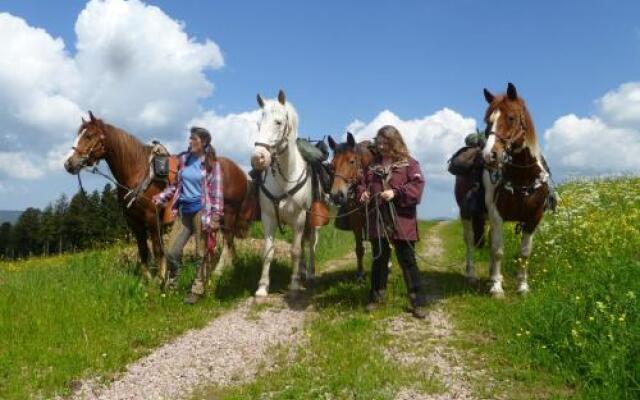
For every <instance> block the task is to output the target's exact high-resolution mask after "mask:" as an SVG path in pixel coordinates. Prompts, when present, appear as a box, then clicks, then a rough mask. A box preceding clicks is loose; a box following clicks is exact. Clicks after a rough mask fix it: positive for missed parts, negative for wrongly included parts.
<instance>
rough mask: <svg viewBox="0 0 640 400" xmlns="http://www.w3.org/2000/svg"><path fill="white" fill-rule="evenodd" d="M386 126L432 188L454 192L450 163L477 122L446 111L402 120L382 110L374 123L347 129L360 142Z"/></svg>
mask: <svg viewBox="0 0 640 400" xmlns="http://www.w3.org/2000/svg"><path fill="white" fill-rule="evenodd" d="M383 125H393V126H395V127H396V128H398V130H399V131H400V133H401V134H402V137H403V139H404V140H405V143H406V144H407V146H408V147H409V150H410V151H411V152H412V155H413V157H414V158H416V159H417V160H418V161H419V162H420V164H421V166H422V169H423V171H424V173H425V175H426V177H427V180H428V181H429V182H430V187H431V188H437V189H439V190H448V191H450V190H452V188H453V186H452V182H453V177H452V176H451V175H450V174H449V173H448V172H447V160H448V159H449V157H451V155H452V154H453V153H454V152H455V151H456V150H458V149H459V148H460V147H461V146H462V145H464V138H465V136H466V135H467V134H469V133H471V132H474V131H475V129H476V121H475V120H474V119H473V118H465V117H464V116H462V115H461V114H459V113H457V112H456V111H453V110H451V109H448V108H444V109H442V110H440V111H437V112H436V113H434V114H432V115H428V116H425V117H423V118H418V119H408V120H403V119H401V118H400V117H399V116H397V115H396V114H394V113H393V112H391V111H389V110H385V111H382V112H381V113H380V114H378V115H377V116H376V117H375V118H374V119H373V120H372V121H371V122H369V123H365V122H363V121H359V120H357V121H354V122H352V123H351V124H349V125H348V126H347V131H349V132H351V133H353V134H354V135H355V136H356V138H357V139H358V140H363V139H371V138H373V137H375V135H376V133H377V131H378V129H380V128H381V127H382V126H383Z"/></svg>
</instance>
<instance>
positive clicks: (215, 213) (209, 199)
mask: <svg viewBox="0 0 640 400" xmlns="http://www.w3.org/2000/svg"><path fill="white" fill-rule="evenodd" d="M179 157H180V169H179V171H178V179H177V182H176V184H175V185H171V186H169V187H167V188H166V189H165V190H164V191H163V192H162V193H159V194H158V195H156V196H155V197H154V202H155V203H156V204H158V205H164V204H167V202H169V204H171V209H172V212H173V213H174V215H179V218H177V220H176V223H175V224H174V226H173V229H172V231H171V239H170V242H169V251H168V253H167V264H168V271H169V279H170V282H175V281H176V277H177V274H178V271H179V269H180V264H181V259H182V250H183V249H184V246H185V245H186V244H187V241H188V240H189V238H190V237H191V235H195V238H196V247H197V248H198V253H199V254H204V251H202V250H203V248H204V246H203V245H204V244H206V246H207V250H205V251H209V252H213V251H215V237H216V233H217V231H218V230H219V229H220V222H221V221H222V215H223V210H224V197H223V190H222V174H221V171H220V163H218V162H217V160H216V153H215V150H214V149H213V146H212V145H211V134H210V133H209V131H207V130H206V129H204V128H199V127H192V128H191V136H190V138H189V150H188V151H186V152H184V153H182V154H180V156H179ZM205 241H206V243H205ZM206 268H207V267H206V263H205V262H202V263H200V264H199V266H198V272H197V274H196V277H195V280H194V281H193V285H192V286H191V293H189V295H188V296H187V297H186V299H185V302H186V303H189V304H194V303H195V302H197V301H198V300H199V299H200V298H201V297H202V296H203V295H204V287H205V284H206V278H207V270H206Z"/></svg>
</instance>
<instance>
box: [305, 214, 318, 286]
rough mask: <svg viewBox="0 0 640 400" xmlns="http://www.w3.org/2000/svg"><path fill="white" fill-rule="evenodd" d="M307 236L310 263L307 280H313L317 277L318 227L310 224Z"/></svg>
mask: <svg viewBox="0 0 640 400" xmlns="http://www.w3.org/2000/svg"><path fill="white" fill-rule="evenodd" d="M308 229H309V232H308V236H307V243H308V245H309V264H307V265H308V269H307V280H309V281H312V280H314V279H315V277H316V246H317V245H318V228H316V227H313V226H310V227H309V228H308Z"/></svg>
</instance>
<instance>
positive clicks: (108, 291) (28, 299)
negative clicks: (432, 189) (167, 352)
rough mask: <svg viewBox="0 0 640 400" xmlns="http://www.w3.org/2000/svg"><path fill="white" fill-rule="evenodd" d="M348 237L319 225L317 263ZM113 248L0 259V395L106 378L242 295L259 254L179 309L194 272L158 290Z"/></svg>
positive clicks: (189, 267) (286, 273) (282, 267)
mask: <svg viewBox="0 0 640 400" xmlns="http://www.w3.org/2000/svg"><path fill="white" fill-rule="evenodd" d="M350 235H351V234H350V233H349V232H337V231H335V230H334V229H332V228H327V229H323V230H322V233H321V241H320V243H319V246H318V254H319V258H320V260H324V259H326V258H328V257H330V256H335V257H339V256H341V255H342V254H343V253H344V252H346V251H348V250H350V249H351V246H352V244H353V241H352V240H351V239H350V237H351V236H350ZM120 254H121V251H120V250H119V249H115V248H114V249H108V250H103V251H91V252H84V253H79V254H75V255H66V256H58V257H51V258H34V259H31V260H28V261H17V262H10V263H9V262H3V263H0V398H3V399H4V398H11V399H26V398H32V397H38V396H43V397H47V398H48V397H50V396H52V395H53V394H55V393H58V394H66V393H69V391H70V389H71V387H72V386H73V383H74V381H76V380H78V379H81V378H84V377H89V376H96V375H97V376H102V377H106V378H108V377H110V376H111V375H112V374H113V373H115V372H117V371H120V370H122V369H123V367H124V366H125V365H126V364H128V363H130V362H131V361H133V360H135V359H137V358H140V357H141V356H143V355H144V354H146V353H148V352H149V351H150V350H151V349H153V348H154V347H157V346H158V345H160V344H162V343H164V342H166V341H167V340H168V339H170V338H172V337H175V336H176V335H179V334H180V333H182V332H184V331H185V330H187V329H190V328H194V327H200V326H203V325H204V324H205V323H206V322H207V321H209V320H210V319H211V318H214V317H215V316H216V315H218V314H219V313H220V312H223V311H224V310H225V309H227V308H228V307H230V306H232V305H233V304H235V303H236V302H238V301H239V300H240V299H243V298H246V297H249V296H251V295H252V294H253V292H254V291H255V290H256V288H257V284H258V280H259V276H260V265H261V262H260V258H259V256H257V255H255V254H242V253H241V254H240V255H239V259H238V260H237V261H236V263H235V265H234V266H233V267H231V268H228V269H227V270H226V271H225V273H224V274H223V276H222V277H220V279H219V280H218V281H217V282H215V283H214V284H213V287H211V288H210V295H209V296H207V297H206V298H205V299H203V301H201V302H200V303H198V304H197V305H196V306H186V305H184V304H183V302H182V301H183V297H184V295H185V293H187V292H188V289H189V286H190V282H191V279H192V278H193V275H194V269H195V268H194V262H193V261H190V262H189V261H188V262H186V265H185V267H184V268H183V273H182V275H181V279H180V283H179V288H178V290H176V291H175V292H169V293H167V294H162V293H161V292H160V291H159V290H158V289H157V286H156V285H154V284H145V283H143V282H142V281H141V280H140V278H139V277H138V274H137V271H136V266H135V265H133V263H131V262H130V261H127V260H126V259H125V258H123V257H121V256H120ZM290 276H291V270H290V267H289V262H288V260H280V261H276V262H274V263H273V265H272V267H271V288H270V290H271V291H272V292H282V291H284V290H286V288H287V286H288V283H289V280H290Z"/></svg>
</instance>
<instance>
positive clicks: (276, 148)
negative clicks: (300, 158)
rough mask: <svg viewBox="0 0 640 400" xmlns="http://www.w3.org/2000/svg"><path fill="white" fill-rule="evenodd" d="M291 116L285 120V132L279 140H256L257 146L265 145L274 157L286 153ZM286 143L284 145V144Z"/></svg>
mask: <svg viewBox="0 0 640 400" xmlns="http://www.w3.org/2000/svg"><path fill="white" fill-rule="evenodd" d="M289 131H290V129H289V116H288V115H287V119H286V120H285V125H284V133H283V134H282V137H281V138H280V139H278V141H277V142H276V143H274V144H268V143H264V142H255V143H254V144H253V145H254V146H255V147H264V148H265V149H266V150H267V151H268V152H269V155H270V156H271V157H272V158H275V157H274V156H278V155H280V154H282V153H284V152H285V151H286V150H287V148H288V147H289ZM283 144H284V146H283Z"/></svg>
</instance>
